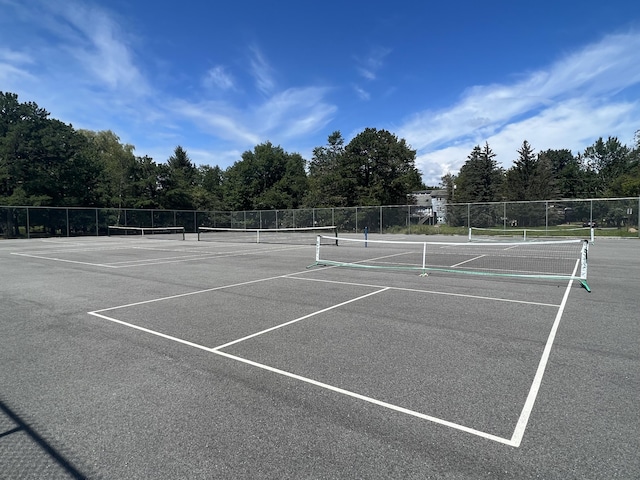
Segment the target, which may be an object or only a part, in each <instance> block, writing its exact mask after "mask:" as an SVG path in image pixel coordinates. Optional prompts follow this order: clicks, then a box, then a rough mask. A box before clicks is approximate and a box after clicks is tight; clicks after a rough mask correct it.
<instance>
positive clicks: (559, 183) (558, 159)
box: [538, 149, 586, 198]
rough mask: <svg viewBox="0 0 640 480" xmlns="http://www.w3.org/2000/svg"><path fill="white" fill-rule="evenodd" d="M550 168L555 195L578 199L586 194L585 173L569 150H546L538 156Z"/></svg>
mask: <svg viewBox="0 0 640 480" xmlns="http://www.w3.org/2000/svg"><path fill="white" fill-rule="evenodd" d="M538 159H546V160H547V161H548V162H549V164H550V166H551V172H552V175H553V179H554V182H555V187H556V188H557V194H558V196H560V197H561V198H579V197H581V196H584V195H585V194H586V185H585V181H586V178H585V171H584V170H583V169H582V167H581V164H580V161H579V159H578V158H576V157H575V156H574V155H573V154H572V153H571V150H567V149H560V150H546V151H544V152H540V154H538Z"/></svg>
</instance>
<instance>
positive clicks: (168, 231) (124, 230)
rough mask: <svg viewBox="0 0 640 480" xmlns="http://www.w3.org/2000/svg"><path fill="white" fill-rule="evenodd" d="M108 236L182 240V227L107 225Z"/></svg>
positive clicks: (183, 236)
mask: <svg viewBox="0 0 640 480" xmlns="http://www.w3.org/2000/svg"><path fill="white" fill-rule="evenodd" d="M107 235H109V236H130V235H132V236H135V235H137V236H140V237H147V238H153V239H154V240H167V239H168V240H184V239H185V230H184V227H124V226H120V225H109V227H108V228H107Z"/></svg>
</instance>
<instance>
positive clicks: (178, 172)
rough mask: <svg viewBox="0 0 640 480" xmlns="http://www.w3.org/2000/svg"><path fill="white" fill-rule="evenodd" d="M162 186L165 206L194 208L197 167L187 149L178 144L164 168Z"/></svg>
mask: <svg viewBox="0 0 640 480" xmlns="http://www.w3.org/2000/svg"><path fill="white" fill-rule="evenodd" d="M162 171H163V173H164V174H163V175H161V181H160V183H161V188H162V194H161V198H162V206H163V207H164V208H175V209H184V210H188V209H193V208H194V201H193V194H194V187H195V184H196V176H197V169H196V167H195V165H194V164H193V163H192V162H191V159H190V158H189V155H188V154H187V151H186V150H185V149H184V148H182V147H181V146H180V145H178V146H177V147H176V148H175V150H174V152H173V155H172V156H171V157H169V159H168V160H167V164H166V168H164V169H162Z"/></svg>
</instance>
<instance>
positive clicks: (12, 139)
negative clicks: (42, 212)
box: [0, 92, 100, 206]
mask: <svg viewBox="0 0 640 480" xmlns="http://www.w3.org/2000/svg"><path fill="white" fill-rule="evenodd" d="M0 113H1V115H0V197H4V198H3V200H2V201H3V202H4V203H8V204H14V205H16V204H18V205H19V204H23V205H48V206H66V205H95V202H96V198H97V193H96V185H97V182H98V178H99V176H100V175H99V173H100V166H99V165H98V164H97V163H96V162H94V161H93V160H92V158H91V156H90V155H87V149H86V141H85V139H84V137H82V136H81V135H78V133H77V132H76V131H75V130H74V129H73V127H72V126H71V125H67V124H65V123H63V122H61V121H59V120H55V119H50V118H48V117H49V113H48V112H47V111H46V110H44V109H42V108H39V107H38V106H37V105H36V104H35V103H32V102H29V103H20V102H19V101H18V96H17V95H15V94H11V93H2V92H0Z"/></svg>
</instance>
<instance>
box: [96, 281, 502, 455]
mask: <svg viewBox="0 0 640 480" xmlns="http://www.w3.org/2000/svg"><path fill="white" fill-rule="evenodd" d="M301 273H302V272H301ZM273 278H282V277H273ZM264 280H270V279H264ZM246 283H252V282H246ZM246 283H245V284H246ZM238 285H242V284H238ZM387 290H389V289H388V288H382V289H380V290H377V291H375V292H371V293H368V294H366V295H362V296H360V297H357V298H354V299H351V300H348V301H346V302H342V303H340V304H337V305H334V306H332V307H329V308H325V309H323V310H319V311H317V312H314V313H312V314H309V315H305V316H303V317H300V318H297V319H295V320H292V321H289V322H286V323H283V324H281V325H277V326H275V327H272V328H269V329H266V330H263V331H262V332H258V333H256V334H253V335H248V336H246V337H243V338H241V339H238V340H235V341H232V342H229V343H226V344H224V345H220V346H218V347H215V348H210V347H206V346H204V345H200V344H197V343H194V342H190V341H188V340H184V339H181V338H178V337H174V336H171V335H167V334H165V333H162V332H158V331H156V330H151V329H148V328H145V327H141V326H138V325H135V324H132V323H128V322H124V321H122V320H118V319H117V318H113V317H109V316H107V315H103V314H101V313H99V312H104V311H107V310H114V309H116V308H122V307H124V306H125V305H122V306H120V307H113V308H111V309H108V308H107V309H102V310H95V311H93V312H88V314H89V315H92V316H95V317H98V318H102V319H104V320H108V321H110V322H114V323H117V324H120V325H123V326H126V327H130V328H133V329H135V330H139V331H142V332H145V333H149V334H151V335H155V336H158V337H161V338H164V339H167V340H171V341H174V342H177V343H181V344H183V345H187V346H190V347H193V348H197V349H199V350H204V351H206V352H211V353H215V354H216V355H220V356H222V357H226V358H229V359H231V360H235V361H238V362H241V363H245V364H247V365H251V366H254V367H257V368H260V369H262V370H266V371H269V372H272V373H276V374H279V375H282V376H285V377H289V378H292V379H295V380H299V381H301V382H305V383H308V384H310V385H314V386H317V387H320V388H324V389H326V390H329V391H332V392H335V393H339V394H342V395H346V396H348V397H352V398H356V399H358V400H362V401H365V402H368V403H371V404H374V405H378V406H380V407H383V408H387V409H389V410H393V411H396V412H399V413H403V414H406V415H410V416H413V417H417V418H420V419H422V420H427V421H429V422H432V423H436V424H439V425H443V426H446V427H449V428H453V429H456V430H460V431H463V432H466V433H470V434H472V435H476V436H479V437H482V438H485V439H487V440H492V441H495V442H498V443H502V444H505V445H510V446H514V445H513V441H512V440H510V439H507V438H503V437H499V436H497V435H492V434H490V433H487V432H483V431H481V430H476V429H474V428H470V427H466V426H464V425H460V424H457V423H454V422H450V421H448V420H444V419H442V418H438V417H433V416H431V415H426V414H424V413H420V412H417V411H415V410H410V409H408V408H405V407H401V406H398V405H393V404H391V403H388V402H383V401H381V400H377V399H375V398H372V397H368V396H366V395H361V394H359V393H356V392H352V391H350V390H345V389H343V388H340V387H336V386H333V385H329V384H327V383H322V382H319V381H317V380H313V379H312V378H307V377H303V376H301V375H297V374H295V373H291V372H287V371H285V370H280V369H278V368H275V367H271V366H269V365H265V364H262V363H258V362H254V361H253V360H249V359H246V358H243V357H238V356H236V355H232V354H229V353H226V352H223V351H221V349H222V348H224V347H227V346H230V345H233V344H235V343H239V342H241V341H244V340H247V339H249V338H252V337H255V336H257V335H262V334H263V333H266V332H268V331H272V330H275V329H277V328H281V327H284V326H286V325H290V324H292V323H295V322H298V321H301V320H304V319H306V318H309V317H312V316H314V315H318V314H320V313H323V312H326V311H328V310H331V309H333V308H337V307H340V306H343V305H346V304H348V303H351V302H355V301H358V300H361V299H363V298H366V297H369V296H371V295H376V294H378V293H381V292H384V291H387ZM177 296H184V295H177ZM166 298H175V297H166ZM143 303H149V302H139V303H135V304H130V305H140V304H143Z"/></svg>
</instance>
